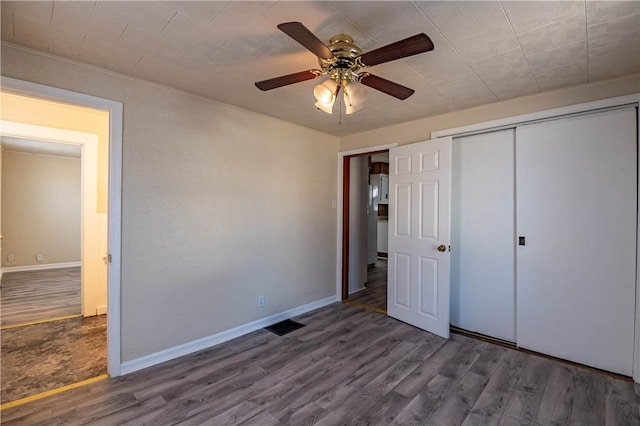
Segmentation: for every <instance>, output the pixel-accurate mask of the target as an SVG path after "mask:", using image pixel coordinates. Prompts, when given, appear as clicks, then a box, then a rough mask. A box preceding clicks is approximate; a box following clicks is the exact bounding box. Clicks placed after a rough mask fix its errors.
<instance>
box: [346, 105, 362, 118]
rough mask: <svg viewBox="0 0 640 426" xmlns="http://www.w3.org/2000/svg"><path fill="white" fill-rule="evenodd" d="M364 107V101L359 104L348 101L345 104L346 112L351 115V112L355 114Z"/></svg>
mask: <svg viewBox="0 0 640 426" xmlns="http://www.w3.org/2000/svg"><path fill="white" fill-rule="evenodd" d="M362 107H364V104H363V103H361V104H358V105H349V104H348V103H346V102H345V104H344V110H345V114H347V115H349V114H353V113H354V112H358V111H360V110H361V109H362Z"/></svg>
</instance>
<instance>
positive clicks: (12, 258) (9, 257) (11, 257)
mask: <svg viewBox="0 0 640 426" xmlns="http://www.w3.org/2000/svg"><path fill="white" fill-rule="evenodd" d="M15 261H16V255H15V254H9V255H7V262H15Z"/></svg>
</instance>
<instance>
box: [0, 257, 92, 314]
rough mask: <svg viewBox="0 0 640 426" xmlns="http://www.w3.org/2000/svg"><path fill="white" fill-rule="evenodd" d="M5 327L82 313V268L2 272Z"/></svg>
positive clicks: (2, 301)
mask: <svg viewBox="0 0 640 426" xmlns="http://www.w3.org/2000/svg"><path fill="white" fill-rule="evenodd" d="M1 280H2V290H0V305H1V306H2V320H1V324H2V326H3V327H5V326H8V325H14V324H22V323H27V322H32V321H40V320H46V319H50V318H61V317H66V316H70V315H79V314H81V304H80V267H73V268H60V269H45V270H39V271H23V272H7V273H5V274H3V275H2V279H1Z"/></svg>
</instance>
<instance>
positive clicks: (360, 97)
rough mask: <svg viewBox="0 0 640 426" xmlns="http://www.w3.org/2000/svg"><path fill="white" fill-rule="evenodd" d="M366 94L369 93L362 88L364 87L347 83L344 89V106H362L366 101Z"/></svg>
mask: <svg viewBox="0 0 640 426" xmlns="http://www.w3.org/2000/svg"><path fill="white" fill-rule="evenodd" d="M368 94H369V92H368V91H367V89H365V88H364V86H362V85H360V84H357V83H353V82H352V83H349V85H347V87H346V88H345V104H350V105H352V106H355V105H362V104H364V101H366V100H367V95H368ZM347 96H348V99H347Z"/></svg>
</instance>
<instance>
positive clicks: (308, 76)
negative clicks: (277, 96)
mask: <svg viewBox="0 0 640 426" xmlns="http://www.w3.org/2000/svg"><path fill="white" fill-rule="evenodd" d="M321 74H322V72H321V71H320V70H308V71H300V72H296V73H293V74H287V75H282V76H280V77H276V78H270V79H269V80H262V81H258V82H257V83H255V84H256V87H257V88H258V89H260V90H271V89H275V88H278V87H282V86H287V85H289V84H294V83H300V82H301V81H307V80H313V79H314V78H316V77H318V76H320V75H321Z"/></svg>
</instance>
